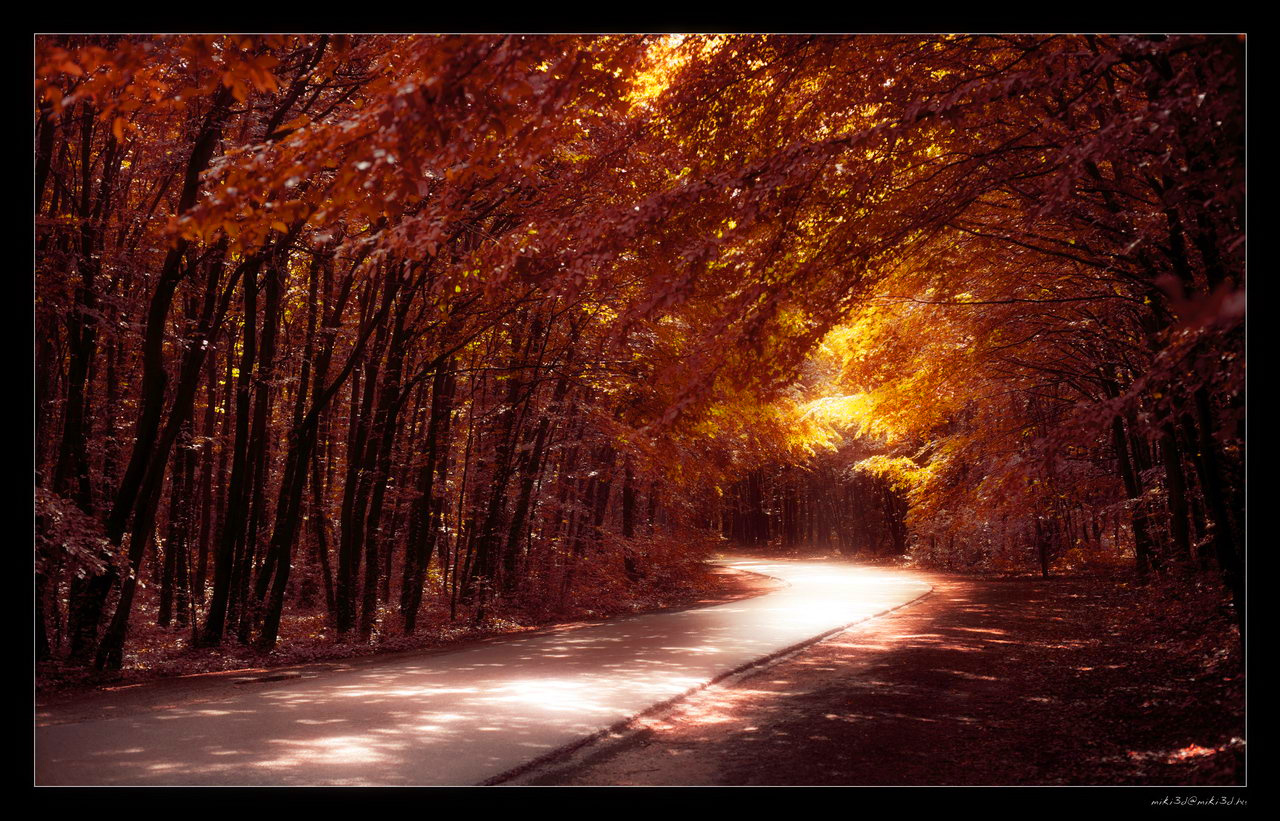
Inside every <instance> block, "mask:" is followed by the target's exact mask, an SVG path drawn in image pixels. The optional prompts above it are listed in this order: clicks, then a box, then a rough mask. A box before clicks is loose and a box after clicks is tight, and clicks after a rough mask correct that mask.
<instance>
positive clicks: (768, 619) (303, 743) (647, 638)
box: [37, 562, 928, 785]
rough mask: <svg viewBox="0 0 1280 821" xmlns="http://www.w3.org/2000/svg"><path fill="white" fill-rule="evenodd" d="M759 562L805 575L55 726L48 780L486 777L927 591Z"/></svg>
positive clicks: (837, 569)
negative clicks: (706, 603) (568, 626)
mask: <svg viewBox="0 0 1280 821" xmlns="http://www.w3.org/2000/svg"><path fill="white" fill-rule="evenodd" d="M766 564H767V569H766ZM754 565H755V566H753V567H749V568H747V569H752V570H755V571H757V572H768V573H773V574H776V575H779V576H782V577H783V578H785V579H786V580H787V581H788V582H789V583H790V586H788V587H785V588H783V589H781V590H778V591H776V592H774V593H771V594H768V595H765V596H761V597H758V598H755V599H747V600H739V601H735V602H733V603H731V604H727V605H721V606H713V607H706V608H701V609H694V610H686V611H677V612H669V613H658V614H649V615H645V616H637V617H632V618H627V619H621V620H617V621H612V622H607V623H603V624H598V625H592V626H589V627H585V628H580V629H577V630H575V631H574V632H573V633H572V634H571V635H568V636H566V635H563V634H549V635H542V636H536V637H531V638H519V639H513V640H510V641H506V642H498V643H493V644H489V645H486V646H482V647H478V648H472V649H468V650H462V651H457V652H453V653H446V654H438V655H434V656H430V657H427V658H420V657H419V658H413V659H401V660H399V661H388V662H386V663H384V664H377V665H376V666H368V667H364V668H359V669H347V670H340V671H335V672H327V673H323V674H316V675H313V676H309V677H303V678H301V679H296V678H295V679H291V680H285V681H273V682H267V683H262V684H256V685H253V686H251V687H246V688H241V689H237V690H235V691H234V692H233V693H232V694H230V695H226V694H225V692H224V694H223V696H222V697H215V698H212V699H210V698H204V699H201V700H199V701H198V702H197V703H192V704H190V705H189V706H188V705H182V704H179V705H172V706H167V707H165V708H163V709H153V710H135V711H133V712H132V713H130V712H128V711H120V712H112V713H109V714H108V715H111V716H112V717H111V718H107V719H103V720H97V721H84V722H79V723H65V724H57V725H55V726H47V727H41V728H39V729H38V731H37V783H40V784H116V785H124V784H170V785H185V784H192V785H194V784H245V785H255V784H282V785H287V784H295V785H300V784H335V785H346V784H371V785H414V784H474V783H478V782H480V781H483V780H485V779H487V778H491V777H493V776H496V775H498V774H500V773H502V772H504V771H506V770H508V769H511V768H513V767H516V766H519V765H521V764H522V763H524V762H526V761H528V760H529V759H531V758H536V757H538V756H540V755H543V754H545V753H548V752H551V751H553V750H555V749H557V748H559V747H562V746H564V745H566V744H569V743H572V742H573V741H575V740H577V739H581V738H584V737H586V736H589V735H591V734H593V733H596V732H600V731H602V730H604V729H605V728H607V727H609V726H611V725H614V724H616V723H617V722H618V721H621V720H623V719H626V718H628V717H631V716H634V715H636V714H637V713H640V712H642V711H644V710H645V709H647V708H649V707H651V706H653V705H656V704H659V703H663V702H666V701H669V700H671V699H673V698H676V697H679V696H681V695H683V694H685V693H688V692H689V691H691V690H694V689H696V688H698V687H700V686H702V685H704V684H706V683H707V682H709V681H711V680H712V679H714V678H716V677H718V676H721V675H723V674H725V673H727V672H729V671H731V670H734V669H737V668H740V667H742V666H744V665H746V664H749V663H751V662H753V661H754V660H757V659H760V658H763V657H765V656H768V655H770V654H773V653H777V652H779V651H781V650H784V649H786V648H788V647H790V646H792V645H794V644H796V643H797V642H801V641H805V640H807V639H811V638H813V637H815V636H817V635H819V634H822V633H824V632H828V631H830V630H833V629H837V628H840V627H843V626H844V625H846V624H849V623H851V622H854V621H857V620H859V619H862V618H866V617H868V616H871V615H874V614H876V613H879V612H882V611H884V610H886V609H888V608H892V607H896V606H899V605H901V604H903V603H905V602H907V601H910V600H911V599H914V598H916V597H918V596H920V595H922V594H923V593H925V592H926V591H927V590H928V586H927V585H926V584H925V583H923V582H922V581H920V580H919V579H917V578H916V577H913V576H912V575H911V574H904V573H900V572H888V571H884V570H881V569H878V568H855V567H853V566H851V565H844V564H832V565H831V567H830V568H829V569H828V568H825V567H822V568H818V567H813V566H806V565H805V563H801V562H796V563H786V562H772V563H754ZM193 700H194V699H193Z"/></svg>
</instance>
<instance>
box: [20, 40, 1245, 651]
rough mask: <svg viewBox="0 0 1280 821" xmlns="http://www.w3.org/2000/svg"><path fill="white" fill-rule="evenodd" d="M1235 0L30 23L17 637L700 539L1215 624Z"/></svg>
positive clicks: (1234, 481) (215, 622) (1240, 195)
mask: <svg viewBox="0 0 1280 821" xmlns="http://www.w3.org/2000/svg"><path fill="white" fill-rule="evenodd" d="M1244 51H1245V43H1244V39H1243V38H1241V37H1224V36H1176V37H1148V36H1031V35H1018V36H889V35H874V36H765V35H738V36H702V35H699V36H685V37H680V36H410V35H360V36H331V35H306V36H285V35H266V36H241V35H237V36H203V35H202V36H90V35H81V36H40V37H37V38H36V40H35V44H34V52H35V54H34V56H35V94H34V112H33V113H34V128H33V134H34V144H35V146H34V147H35V168H34V211H35V214H34V248H35V251H34V256H35V276H34V282H35V306H34V318H35V334H34V347H35V357H34V382H35V398H34V405H35V407H34V428H35V446H34V473H35V492H34V532H35V559H34V571H35V574H34V575H35V579H34V587H35V611H36V612H35V626H36V636H35V640H36V653H37V658H38V659H39V660H58V661H59V662H60V663H69V664H71V665H75V666H82V667H86V668H98V669H105V670H113V669H118V668H120V667H121V666H122V665H125V664H126V661H127V658H128V655H129V653H130V652H131V644H130V637H131V631H132V632H133V633H134V634H135V635H136V633H137V630H138V629H139V621H140V620H141V619H144V618H145V619H147V620H148V622H149V623H153V624H158V625H159V626H160V627H162V628H164V629H166V630H168V631H170V632H171V634H172V635H173V636H175V637H177V638H178V640H181V641H182V642H184V643H186V644H189V645H190V646H191V647H195V648H210V647H218V646H226V645H231V644H236V643H238V644H240V645H245V646H249V647H253V648H256V649H257V650H258V651H266V650H271V649H273V648H278V647H279V646H280V645H281V643H282V642H283V640H284V639H283V638H282V637H283V636H285V635H286V631H283V630H282V624H287V623H289V621H290V620H291V619H300V618H303V617H304V616H306V615H307V614H318V615H317V618H319V619H320V620H321V621H322V622H323V624H324V625H325V626H326V629H327V633H326V636H328V639H327V640H329V641H333V642H345V643H357V644H363V645H369V644H374V643H378V642H383V641H388V640H390V639H391V638H393V637H398V636H406V635H412V634H414V633H415V631H421V630H423V629H424V620H425V619H426V618H427V617H428V616H429V617H430V618H432V619H447V620H451V621H454V622H460V623H470V624H481V623H484V622H485V620H486V619H492V618H495V617H496V616H498V615H501V614H504V613H508V612H515V611H517V610H518V611H520V612H524V613H532V614H537V617H538V618H550V617H552V616H554V615H555V614H556V613H562V612H566V611H567V609H569V608H571V607H572V606H573V604H574V602H575V601H579V600H581V599H582V597H584V596H610V595H615V594H617V595H623V591H626V590H629V589H635V588H639V587H643V586H646V585H649V586H654V585H657V586H661V585H662V584H665V583H668V582H670V581H671V580H673V579H678V578H679V577H680V576H681V575H682V574H687V573H689V572H692V571H691V570H690V568H691V567H692V564H691V563H695V562H698V561H701V559H702V558H703V557H704V556H705V555H707V552H708V551H709V550H711V549H712V548H714V547H716V546H718V545H719V546H723V545H727V544H734V545H743V546H755V547H759V548H766V547H772V548H774V549H792V548H797V547H800V546H814V547H822V548H824V549H830V550H838V551H840V552H842V553H844V554H848V555H853V556H862V557H868V556H874V557H898V558H905V559H908V560H910V561H914V562H917V563H919V564H921V565H924V566H931V567H938V568H945V569H952V570H968V569H974V570H1006V571H1019V572H1034V573H1037V574H1043V575H1045V576H1050V575H1052V574H1053V573H1055V572H1057V571H1060V570H1065V569H1070V568H1076V567H1082V566H1086V565H1091V564H1092V565H1098V564H1101V565H1110V566H1124V567H1127V568H1132V572H1133V573H1135V574H1136V575H1137V576H1139V577H1140V578H1142V579H1159V578H1171V577H1185V578H1194V579H1197V580H1201V581H1203V583H1204V584H1208V585H1214V586H1216V587H1219V588H1220V589H1221V590H1222V591H1223V593H1222V595H1223V601H1224V602H1230V604H1231V606H1232V607H1233V608H1234V613H1235V616H1236V618H1237V620H1238V622H1239V626H1240V631H1241V636H1242V637H1243V628H1244V612H1245V609H1244V606H1245V586H1244V579H1245V516H1244V511H1245V505H1244V497H1245V470H1244V465H1245V450H1244V443H1245V414H1244V407H1245V404H1244V381H1245V372H1244V369H1245V333H1244V332H1245V324H1244V313H1245V312H1244V288H1245V282H1244V264H1245V250H1246V248H1245V234H1244V207H1245V155H1244V96H1243V92H1244V82H1245V70H1244Z"/></svg>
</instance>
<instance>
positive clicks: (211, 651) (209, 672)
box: [35, 562, 782, 705]
mask: <svg viewBox="0 0 1280 821" xmlns="http://www.w3.org/2000/svg"><path fill="white" fill-rule="evenodd" d="M781 585H782V583H781V582H778V581H776V580H773V579H769V578H767V577H764V576H760V575H757V574H754V573H746V572H742V571H738V570H733V569H730V568H727V567H721V566H716V565H710V564H703V563H701V562H689V563H687V565H686V566H685V567H683V568H681V572H680V573H679V574H677V575H675V576H674V577H670V578H667V579H654V580H652V581H651V583H649V584H643V585H639V586H636V587H632V588H628V589H626V590H625V591H620V590H618V589H611V590H609V591H608V593H609V595H594V596H590V597H586V598H584V599H583V601H582V602H581V603H580V604H579V606H577V607H576V608H575V609H574V610H572V611H570V612H568V613H564V612H559V613H549V612H548V613H537V612H530V611H527V610H524V611H515V610H508V611H500V612H497V613H492V614H490V616H489V617H488V618H486V619H485V621H484V622H483V623H481V624H478V625H477V624H475V623H474V621H473V620H472V619H471V618H470V617H469V614H467V613H460V614H459V617H458V618H457V619H454V620H451V619H450V618H449V613H448V610H447V607H446V606H444V605H442V604H439V602H438V600H439V597H437V601H435V602H432V603H428V602H427V601H424V602H423V613H422V615H421V616H420V617H419V625H420V626H419V629H418V631H417V633H416V635H414V636H412V637H407V638H406V637H401V636H386V637H376V639H379V638H380V640H375V641H374V642H371V643H358V642H354V641H353V642H348V643H335V642H334V641H333V639H332V638H331V634H332V629H331V628H330V627H328V625H327V623H326V622H327V620H326V617H325V614H324V611H323V608H319V609H316V610H314V611H312V612H310V613H301V614H296V613H295V614H287V615H286V616H285V618H284V619H283V620H282V622H281V632H280V642H279V648H278V649H277V650H274V651H272V652H270V653H261V652H258V651H256V650H254V649H253V648H252V647H249V646H245V645H242V644H239V643H237V642H236V641H235V640H234V639H231V640H228V641H226V642H225V643H224V645H223V646H222V647H214V648H193V647H192V646H191V641H190V628H189V627H180V626H177V625H174V626H172V627H167V628H165V627H159V626H157V625H156V624H155V612H156V605H155V602H153V601H150V599H149V598H144V599H143V600H142V601H141V602H139V604H138V606H137V608H136V610H135V615H134V621H133V624H134V626H133V627H132V628H131V633H130V638H129V643H128V645H127V647H126V653H125V661H124V666H123V669H121V670H119V671H116V672H112V673H99V672H96V671H92V670H85V669H84V668H81V667H75V666H71V665H68V664H66V663H65V662H62V661H50V662H41V663H38V664H37V665H36V678H35V689H36V696H37V702H38V703H39V704H40V705H49V704H55V703H60V702H65V701H71V700H75V699H76V698H78V697H79V696H81V695H84V694H86V693H89V692H93V691H99V690H102V691H116V690H120V689H122V688H129V689H132V688H134V687H136V686H138V685H144V684H155V683H159V682H162V681H170V680H178V679H181V680H191V679H193V678H213V677H217V678H226V679H228V680H236V679H238V678H240V677H245V676H259V677H261V676H270V675H272V674H280V675H286V674H287V675H292V674H295V673H296V672H297V670H299V669H301V668H303V667H332V666H333V665H334V664H335V663H336V664H345V663H350V662H351V661H352V660H355V659H360V658H367V659H368V660H369V661H372V662H376V661H377V660H379V659H386V658H388V657H394V656H398V655H406V654H415V653H418V654H420V653H423V652H430V653H437V652H439V653H444V652H452V651H455V650H461V649H464V648H466V647H471V646H475V645H478V644H481V643H485V642H492V641H500V640H503V639H505V638H510V637H512V636H515V635H521V636H526V635H536V634H539V633H544V632H551V631H560V630H572V629H575V628H578V627H583V626H586V625H589V624H596V623H599V622H601V621H608V620H609V619H613V618H618V617H620V616H632V615H639V614H642V613H657V612H664V611H669V610H682V609H687V608H691V607H708V606H711V605H715V604H724V603H727V602H732V601H737V600H739V599H743V598H748V597H751V596H758V595H761V594H763V593H767V592H769V591H771V590H775V589H777V588H778V587H779V586H781ZM387 616H388V618H387V620H388V621H391V620H392V619H394V616H393V615H391V614H389V613H388V614H387Z"/></svg>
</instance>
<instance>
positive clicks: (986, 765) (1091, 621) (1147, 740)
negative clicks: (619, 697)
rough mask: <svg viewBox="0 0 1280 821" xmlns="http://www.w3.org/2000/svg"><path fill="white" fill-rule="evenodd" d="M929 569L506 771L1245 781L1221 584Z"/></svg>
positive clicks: (844, 779) (670, 779) (763, 778)
mask: <svg viewBox="0 0 1280 821" xmlns="http://www.w3.org/2000/svg"><path fill="white" fill-rule="evenodd" d="M928 578H929V580H930V581H931V582H932V583H933V584H934V585H935V591H934V593H933V594H931V595H929V596H927V597H925V598H924V599H923V600H921V601H919V602H917V603H915V604H913V605H912V606H910V607H907V608H904V609H902V610H900V611H897V612H894V613H892V614H889V615H887V616H884V617H881V618H878V619H874V620H872V621H871V622H868V623H865V624H863V625H859V626H856V627H854V628H851V629H849V630H847V631H844V632H842V633H839V634H837V635H835V636H833V637H831V638H829V639H826V640H824V641H822V642H819V643H817V644H815V645H812V646H810V647H808V648H806V649H804V650H802V651H800V652H798V653H797V654H795V655H792V656H789V657H786V658H784V659H783V660H782V661H780V662H778V663H775V664H772V665H769V666H766V667H764V668H757V669H756V670H755V671H749V672H748V673H746V674H741V675H739V676H737V677H734V678H731V679H728V680H726V681H725V682H722V683H721V684H719V685H715V686H712V687H709V688H707V689H704V690H702V691H700V692H698V693H695V694H693V695H692V696H690V697H688V698H686V699H684V700H682V701H680V702H678V703H677V704H676V705H675V706H673V707H671V708H668V709H666V710H664V711H662V712H660V713H657V714H653V715H650V716H647V717H642V718H640V719H637V720H634V721H632V722H631V723H630V724H629V725H628V726H627V727H626V728H625V729H623V730H620V731H618V732H615V733H613V734H611V735H610V736H608V737H606V738H605V739H604V740H602V741H599V742H596V743H594V744H591V745H588V746H587V747H584V748H581V749H580V750H578V751H577V752H575V753H573V754H571V755H569V756H566V757H564V758H562V759H560V760H558V761H554V762H552V763H550V764H547V765H544V766H543V767H540V768H538V769H537V770H534V771H531V772H529V773H526V774H525V775H523V776H521V777H520V778H518V779H516V780H514V781H512V782H510V783H513V784H538V785H721V786H728V785H1060V784H1070V785H1138V784H1145V785H1194V786H1200V785H1233V784H1243V783H1244V751H1245V742H1244V740H1243V739H1244V736H1245V721H1244V703H1245V698H1244V695H1245V693H1244V690H1245V680H1244V675H1243V673H1242V672H1241V664H1240V657H1239V649H1238V648H1239V639H1238V633H1237V632H1236V629H1235V627H1234V625H1233V624H1232V623H1231V622H1230V620H1229V619H1228V618H1227V612H1226V611H1225V609H1224V608H1223V607H1222V605H1221V601H1222V599H1221V595H1220V592H1219V591H1217V590H1214V589H1210V588H1209V587H1207V586H1196V585H1195V584H1194V583H1193V582H1179V583H1164V584H1162V585H1160V586H1159V587H1156V586H1154V585H1150V586H1138V585H1135V584H1133V583H1132V581H1131V580H1130V581H1126V580H1125V579H1124V577H1122V576H1116V575H1077V576H1064V577H1057V578H1051V579H1048V580H1042V579H1039V578H1030V577H1021V578H1000V577H993V576H960V575H951V574H947V575H944V574H931V575H930V576H928Z"/></svg>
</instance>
